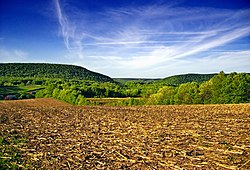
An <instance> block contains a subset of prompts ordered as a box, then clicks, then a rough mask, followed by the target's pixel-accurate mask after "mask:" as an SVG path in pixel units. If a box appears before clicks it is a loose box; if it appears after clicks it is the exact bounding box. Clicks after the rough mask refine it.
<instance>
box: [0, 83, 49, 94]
mask: <svg viewBox="0 0 250 170" xmlns="http://www.w3.org/2000/svg"><path fill="white" fill-rule="evenodd" d="M41 89H44V87H43V86H39V85H32V86H0V95H9V94H17V93H25V92H30V91H37V90H41Z"/></svg>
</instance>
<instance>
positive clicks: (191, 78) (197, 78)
mask: <svg viewBox="0 0 250 170" xmlns="http://www.w3.org/2000/svg"><path fill="white" fill-rule="evenodd" d="M215 75H217V74H183V75H175V76H170V77H167V78H164V79H162V80H161V81H163V82H165V83H167V84H171V85H177V84H183V83H188V82H198V83H202V82H204V81H207V80H209V79H211V78H212V77H213V76H215Z"/></svg>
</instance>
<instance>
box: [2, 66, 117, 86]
mask: <svg viewBox="0 0 250 170" xmlns="http://www.w3.org/2000/svg"><path fill="white" fill-rule="evenodd" d="M0 76H8V77H36V78H63V79H81V80H94V81H98V82H113V79H112V78H110V77H108V76H105V75H103V74H99V73H96V72H93V71H90V70H88V69H86V68H83V67H80V66H74V65H64V64H47V63H46V64H45V63H0Z"/></svg>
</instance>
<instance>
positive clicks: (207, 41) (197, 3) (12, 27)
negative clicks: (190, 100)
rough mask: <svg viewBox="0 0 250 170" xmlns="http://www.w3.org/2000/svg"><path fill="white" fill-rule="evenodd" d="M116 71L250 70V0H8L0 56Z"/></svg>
mask: <svg viewBox="0 0 250 170" xmlns="http://www.w3.org/2000/svg"><path fill="white" fill-rule="evenodd" d="M9 62H11V63H13V62H14V63H18V62H19V63H20V62H21V63H34V62H39V63H60V64H73V65H78V66H82V67H85V68H87V69H89V70H92V71H96V72H99V73H102V74H105V75H108V76H110V77H113V78H128V77H129V78H164V77H168V76H171V75H177V74H187V73H201V74H204V73H218V72H220V71H224V72H226V73H230V72H248V73H249V72H250V0H209V1H202V0H42V1H41V0H0V63H9Z"/></svg>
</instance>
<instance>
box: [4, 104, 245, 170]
mask: <svg viewBox="0 0 250 170" xmlns="http://www.w3.org/2000/svg"><path fill="white" fill-rule="evenodd" d="M0 108H1V109H0V130H1V131H0V133H1V136H2V140H1V141H2V142H1V143H2V145H1V148H0V149H1V150H2V152H6V153H2V155H1V157H0V163H2V164H1V165H0V166H3V165H4V163H6V162H7V163H8V164H15V165H16V166H18V167H19V168H24V167H26V168H27V167H28V168H30V169H31V168H34V167H35V168H37V169H60V168H61V169H250V104H237V105H186V106H185V105H182V106H177V105H175V106H141V107H107V106H93V107H92V106H84V107H80V106H70V105H68V104H66V103H63V102H60V101H56V100H53V99H32V100H21V101H4V102H1V103H0ZM16 140H18V141H19V142H16V143H17V144H13V145H12V143H15V141H16ZM7 145H8V147H9V146H12V147H14V148H15V152H18V153H20V154H21V155H22V156H21V158H16V157H15V158H16V159H17V160H15V159H12V157H14V156H13V154H11V153H10V152H7V151H6V150H3V149H2V148H4V147H5V148H6V147H7ZM7 163H6V164H7Z"/></svg>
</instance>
